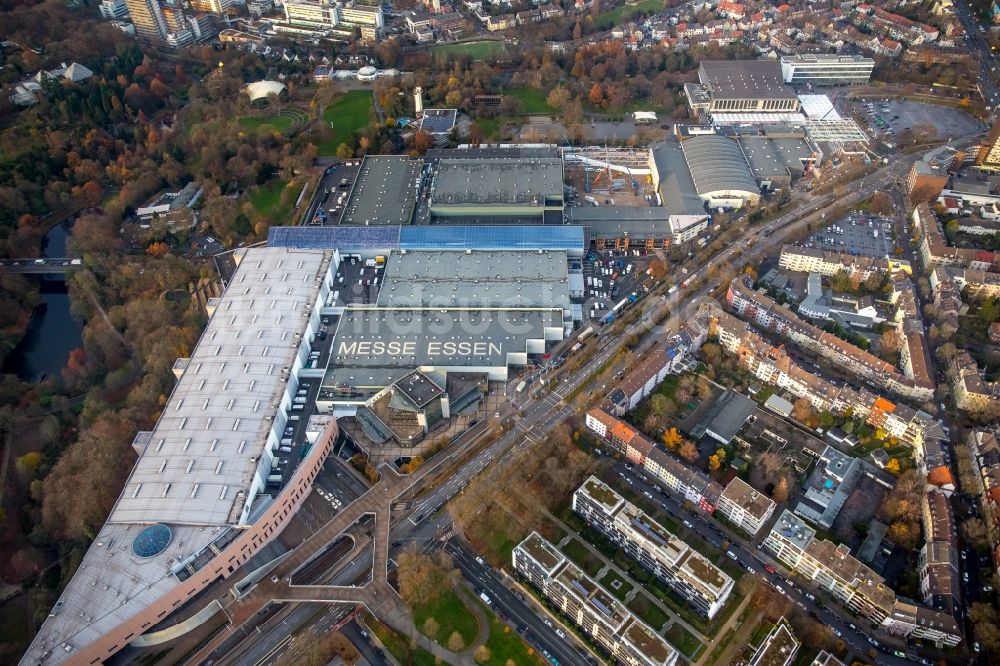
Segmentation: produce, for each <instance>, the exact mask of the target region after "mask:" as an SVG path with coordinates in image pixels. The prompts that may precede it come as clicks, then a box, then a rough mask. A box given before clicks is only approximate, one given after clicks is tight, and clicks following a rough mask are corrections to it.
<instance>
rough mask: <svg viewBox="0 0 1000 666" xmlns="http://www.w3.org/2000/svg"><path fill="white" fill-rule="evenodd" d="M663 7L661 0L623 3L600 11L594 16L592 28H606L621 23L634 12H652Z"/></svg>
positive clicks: (633, 14) (634, 13)
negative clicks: (608, 9)
mask: <svg viewBox="0 0 1000 666" xmlns="http://www.w3.org/2000/svg"><path fill="white" fill-rule="evenodd" d="M662 9H663V1H662V0H642V2H637V3H634V4H631V5H630V4H625V5H622V6H621V7H615V8H614V9H612V10H610V11H606V12H602V13H601V14H598V15H597V16H596V17H594V28H595V29H597V30H606V29H608V28H611V27H613V26H616V25H621V24H623V23H625V22H627V21H628V19H629V18H631V17H633V16H635V15H636V14H652V13H653V12H658V11H660V10H662Z"/></svg>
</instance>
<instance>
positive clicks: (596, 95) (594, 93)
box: [587, 81, 605, 107]
mask: <svg viewBox="0 0 1000 666" xmlns="http://www.w3.org/2000/svg"><path fill="white" fill-rule="evenodd" d="M587 99H588V100H590V103H591V105H593V106H595V107H601V106H604V105H605V100H604V89H603V88H602V87H601V84H600V83H597V82H596V81H595V82H594V85H592V86H591V87H590V93H589V94H588V95H587Z"/></svg>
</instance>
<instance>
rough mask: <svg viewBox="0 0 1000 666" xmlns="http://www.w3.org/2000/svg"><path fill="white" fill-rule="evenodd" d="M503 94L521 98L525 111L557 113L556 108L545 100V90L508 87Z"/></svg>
mask: <svg viewBox="0 0 1000 666" xmlns="http://www.w3.org/2000/svg"><path fill="white" fill-rule="evenodd" d="M503 94H504V95H510V96H511V97H516V98H517V99H519V100H521V104H523V105H524V112H525V113H555V109H553V108H552V107H551V106H549V103H548V102H547V101H545V98H546V95H545V92H544V91H542V90H538V89H537V88H508V89H507V90H504V91H503Z"/></svg>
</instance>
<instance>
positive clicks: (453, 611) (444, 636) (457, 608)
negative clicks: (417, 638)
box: [413, 588, 479, 646]
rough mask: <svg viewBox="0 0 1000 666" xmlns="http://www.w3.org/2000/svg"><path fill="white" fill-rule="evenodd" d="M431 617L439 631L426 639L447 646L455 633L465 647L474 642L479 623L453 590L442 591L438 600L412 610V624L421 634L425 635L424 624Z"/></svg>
mask: <svg viewBox="0 0 1000 666" xmlns="http://www.w3.org/2000/svg"><path fill="white" fill-rule="evenodd" d="M431 617H432V618H434V620H435V621H436V622H437V623H438V627H439V629H438V632H437V635H435V636H428V638H431V639H433V640H435V641H437V642H438V643H439V644H441V645H447V644H448V638H449V637H450V636H451V634H452V632H455V631H457V632H458V634H459V636H461V637H462V641H463V642H465V644H466V645H467V646H468V645H471V644H472V642H473V641H474V640H476V633H477V632H478V631H479V621H478V620H477V619H476V616H475V615H474V614H473V613H472V611H470V610H469V609H468V608H467V607H466V606H465V604H464V603H463V602H462V600H461V599H460V598H459V596H458V595H457V594H455V591H454V590H452V589H450V588H449V589H446V590H442V591H441V593H440V594H439V595H438V598H437V599H435V600H434V601H432V602H431V603H429V604H426V605H424V606H417V607H416V608H414V609H413V622H414V623H415V624H416V625H417V629H419V630H420V632H421V633H426V632H424V623H425V622H426V621H427V618H431Z"/></svg>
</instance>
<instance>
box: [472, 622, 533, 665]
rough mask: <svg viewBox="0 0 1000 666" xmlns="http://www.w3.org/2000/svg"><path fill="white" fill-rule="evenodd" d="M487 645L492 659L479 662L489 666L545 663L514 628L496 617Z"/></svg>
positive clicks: (492, 623)
mask: <svg viewBox="0 0 1000 666" xmlns="http://www.w3.org/2000/svg"><path fill="white" fill-rule="evenodd" d="M486 647H488V648H489V649H490V660H489V661H487V662H479V663H483V664H486V665H487V666H505V664H508V663H511V662H513V663H515V664H543V663H545V662H544V661H542V659H541V657H539V656H538V655H537V654H535V651H534V650H533V649H531V648H530V647H528V646H527V645H526V644H525V642H524V641H523V640H521V637H520V636H518V635H517V632H515V631H514V630H513V629H511V628H510V627H509V626H507V625H506V624H504V623H503V622H500V621H499V620H497V619H496V618H493V621H492V622H491V623H490V636H489V638H487V639H486Z"/></svg>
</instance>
